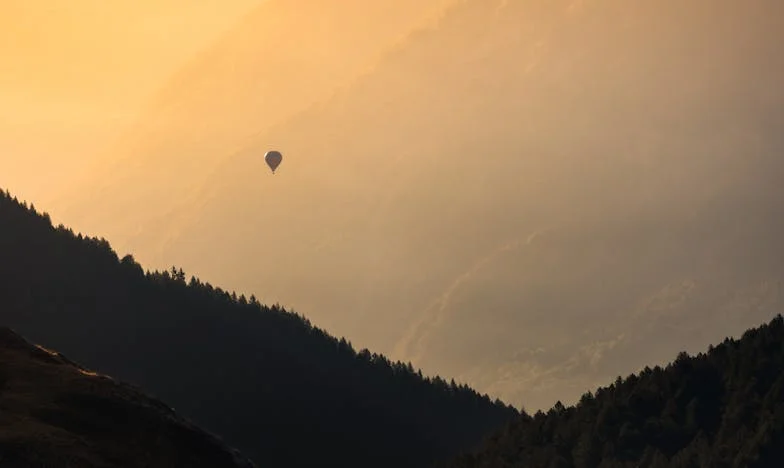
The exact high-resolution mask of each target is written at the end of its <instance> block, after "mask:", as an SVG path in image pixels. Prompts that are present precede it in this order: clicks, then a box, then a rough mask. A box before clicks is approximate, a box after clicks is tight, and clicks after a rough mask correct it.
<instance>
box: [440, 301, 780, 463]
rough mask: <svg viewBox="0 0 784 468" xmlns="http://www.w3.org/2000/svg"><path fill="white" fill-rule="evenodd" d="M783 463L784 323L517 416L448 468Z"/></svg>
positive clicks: (777, 320)
mask: <svg viewBox="0 0 784 468" xmlns="http://www.w3.org/2000/svg"><path fill="white" fill-rule="evenodd" d="M782 464H784V319H782V317H781V315H778V316H777V317H776V318H774V319H773V320H772V321H771V322H770V323H768V324H765V325H763V326H761V327H759V328H755V329H751V330H748V331H747V332H746V333H744V334H743V336H742V338H740V339H738V340H736V339H729V338H727V339H725V340H724V341H723V342H722V343H721V344H719V345H717V346H715V347H714V346H711V347H710V348H709V350H708V352H707V353H699V354H697V355H696V356H689V355H688V354H686V353H681V354H679V355H678V357H677V359H676V360H675V361H674V362H672V363H671V364H669V365H667V366H666V367H660V366H656V367H654V368H653V369H651V368H650V367H646V368H645V369H644V370H643V371H642V372H640V373H638V374H633V375H630V376H628V377H627V378H625V379H622V378H621V377H618V379H617V380H616V381H615V383H613V384H612V385H609V386H606V387H603V388H600V389H598V390H597V391H596V392H595V393H591V392H588V393H586V394H585V395H583V397H582V399H581V400H580V402H579V404H577V405H576V406H570V407H565V406H564V405H562V404H560V403H558V404H556V405H555V406H554V407H553V408H552V409H550V410H549V411H548V412H546V413H545V412H541V411H540V412H537V413H536V414H535V415H534V416H527V415H523V416H521V417H520V418H518V419H517V420H515V421H514V422H513V423H512V424H510V425H509V426H507V427H506V428H505V429H503V430H502V431H500V432H497V433H496V434H494V435H493V436H492V437H490V438H489V439H488V440H487V441H486V443H485V445H484V447H483V448H482V449H481V450H480V451H478V452H477V453H475V454H471V455H464V456H462V457H460V458H458V459H457V460H455V461H453V462H451V463H445V464H443V465H441V466H443V467H450V468H485V467H486V468H490V467H492V468H512V467H515V468H516V467H564V468H566V467H575V468H577V467H580V468H589V467H591V468H593V467H600V468H610V467H613V468H615V467H618V468H621V467H629V468H632V467H634V468H649V467H650V468H654V467H662V468H663V467H673V468H687V467H700V468H723V467H727V468H729V467H771V468H774V467H780V466H782Z"/></svg>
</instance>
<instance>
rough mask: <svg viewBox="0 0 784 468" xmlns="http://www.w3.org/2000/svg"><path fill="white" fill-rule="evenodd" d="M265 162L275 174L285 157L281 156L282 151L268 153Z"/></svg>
mask: <svg viewBox="0 0 784 468" xmlns="http://www.w3.org/2000/svg"><path fill="white" fill-rule="evenodd" d="M264 160H265V161H267V165H268V166H269V167H270V169H272V173H273V174H274V173H275V169H277V168H278V166H279V165H280V162H281V161H282V160H283V155H282V154H280V151H267V154H265V155H264Z"/></svg>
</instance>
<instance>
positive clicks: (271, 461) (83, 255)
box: [0, 193, 518, 467]
mask: <svg viewBox="0 0 784 468" xmlns="http://www.w3.org/2000/svg"><path fill="white" fill-rule="evenodd" d="M0 226H1V227H2V228H0V259H2V261H1V262H0V322H1V323H3V324H4V325H6V326H10V327H12V328H14V329H15V330H17V331H19V332H20V333H22V334H23V335H24V336H25V337H27V338H28V339H30V340H32V341H34V342H36V343H40V344H42V345H44V346H47V347H51V348H53V349H57V350H58V351H61V352H63V353H64V354H65V355H67V356H69V358H71V359H73V360H75V361H77V362H80V363H83V364H84V365H86V366H88V367H90V368H93V369H96V370H97V371H99V372H103V373H107V374H109V375H113V376H116V377H117V378H120V379H123V380H125V381H128V382H130V383H133V384H137V385H139V386H140V387H141V388H143V389H144V390H145V391H148V392H151V393H152V394H154V395H155V396H156V397H159V398H161V399H163V400H164V401H166V402H168V403H169V404H171V405H173V406H174V408H175V409H176V410H177V411H178V412H179V413H181V414H183V415H184V416H186V417H189V418H192V419H193V420H194V421H195V422H197V423H199V424H200V425H202V426H204V427H205V428H206V429H208V430H210V431H212V432H215V433H217V434H219V435H220V436H222V437H223V438H224V439H225V440H226V441H227V442H228V443H229V444H231V445H232V446H235V447H237V448H238V449H240V450H241V451H242V452H243V453H245V454H247V455H248V456H250V457H251V458H252V459H253V460H254V461H255V462H256V463H258V464H259V465H261V466H286V467H299V466H308V467H309V466H342V467H354V466H356V467H367V466H374V467H387V466H389V467H399V466H408V467H417V466H427V465H428V464H429V463H431V462H433V461H434V460H436V459H439V458H444V457H446V456H450V455H453V454H455V453H457V452H458V450H459V449H461V448H463V447H470V446H473V445H474V444H475V443H478V442H479V441H480V440H481V438H482V437H483V436H484V435H486V434H487V433H489V432H491V431H492V430H494V429H496V428H498V427H500V426H502V425H503V424H504V423H505V422H507V421H509V420H510V418H512V417H514V416H516V415H517V414H518V412H517V411H516V410H515V409H514V408H511V407H508V406H505V405H503V404H502V403H501V402H498V401H496V402H492V401H490V399H489V398H488V397H486V396H482V395H479V394H477V393H476V392H475V391H474V390H472V389H470V388H468V387H467V386H463V385H457V384H455V383H454V382H447V381H445V380H443V379H441V378H438V377H436V378H432V379H431V378H426V377H423V376H422V375H421V373H419V372H417V371H416V370H415V369H414V368H413V367H412V366H411V365H410V364H405V363H400V362H396V363H395V362H390V361H389V360H388V359H386V358H385V357H384V356H381V355H378V354H375V353H371V352H369V351H367V350H362V351H359V352H357V351H355V350H354V349H353V348H352V346H351V344H350V342H348V341H346V340H345V339H337V338H334V337H332V336H329V335H328V334H326V333H325V332H323V331H322V330H320V329H319V328H316V327H314V326H313V325H311V324H310V323H309V322H308V320H306V319H305V318H303V317H301V316H299V315H297V314H295V313H292V312H290V311H287V310H286V309H284V308H282V307H280V306H278V305H274V306H266V305H262V304H261V303H260V302H259V301H258V300H257V299H256V298H255V297H254V296H251V297H245V296H244V295H239V296H238V295H237V294H236V293H233V292H229V291H227V290H224V289H221V288H219V287H215V286H213V285H211V284H209V283H207V282H204V281H201V280H199V279H197V278H195V277H190V278H188V277H186V274H185V273H184V272H183V271H182V270H180V269H176V268H172V271H171V272H169V271H164V272H157V271H156V272H145V271H144V270H143V269H142V267H141V266H140V265H139V264H137V263H136V262H135V261H134V259H133V258H132V257H131V256H126V257H124V258H122V259H119V258H118V256H117V254H116V253H115V252H114V251H113V250H112V248H111V246H110V245H109V243H108V242H107V241H106V240H103V239H96V238H88V237H83V236H82V235H81V234H74V233H73V232H72V231H71V230H70V229H68V228H66V227H63V226H59V227H56V228H55V227H53V226H52V225H51V222H50V219H49V217H48V215H46V214H39V213H38V212H36V210H35V208H34V207H33V206H27V205H26V204H25V203H20V202H19V201H17V199H16V198H14V197H12V196H11V195H10V194H8V193H5V194H3V195H2V196H0ZM229 228H230V227H228V226H227V229H229ZM215 248H216V249H220V248H221V247H220V246H219V245H216V246H215ZM248 261H256V262H264V259H263V258H258V259H249V260H248ZM268 267H269V268H275V265H272V264H270V265H269V266H268Z"/></svg>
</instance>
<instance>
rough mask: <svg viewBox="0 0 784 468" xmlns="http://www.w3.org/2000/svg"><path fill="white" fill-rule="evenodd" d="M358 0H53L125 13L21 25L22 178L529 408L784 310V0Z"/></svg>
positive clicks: (151, 244) (146, 254)
mask: <svg viewBox="0 0 784 468" xmlns="http://www.w3.org/2000/svg"><path fill="white" fill-rule="evenodd" d="M346 1H348V0H345V1H342V2H339V1H338V0H331V1H330V0H286V1H284V0H280V1H278V0H269V2H267V3H265V4H263V5H260V6H257V7H255V8H252V9H251V8H250V7H251V6H252V5H251V3H252V2H247V3H246V4H245V7H243V8H240V7H237V8H236V10H235V11H233V12H229V11H225V10H222V9H221V8H219V7H218V3H217V2H202V3H201V4H199V5H201V7H200V8H199V9H192V8H188V9H185V7H183V5H185V3H186V2H184V1H183V2H179V3H177V2H156V3H153V2H150V3H148V4H144V3H138V2H133V3H131V2H128V3H127V4H124V5H126V7H125V9H126V10H127V11H122V12H121V11H120V9H119V8H120V7H119V6H116V7H112V8H109V7H108V6H103V7H99V6H97V5H108V3H106V4H104V3H103V2H95V4H94V5H96V6H94V7H93V9H89V8H87V5H88V4H86V3H71V2H63V3H62V5H79V8H80V9H82V10H83V11H92V12H96V13H94V14H95V15H97V14H98V13H97V12H98V11H101V15H106V16H108V17H110V18H112V19H107V20H103V19H101V20H100V21H98V20H97V19H95V18H94V19H92V20H91V21H92V23H90V24H93V27H92V28H93V29H90V28H86V29H85V28H79V31H80V32H79V34H80V35H79V36H75V37H74V38H72V39H69V40H68V41H62V42H61V41H56V42H55V41H50V42H45V43H43V44H44V46H37V47H44V48H45V50H46V54H43V55H35V56H33V55H29V54H27V53H25V52H24V51H25V50H32V47H34V46H33V44H34V43H36V41H37V39H36V37H52V36H51V34H54V33H52V32H50V33H47V34H43V33H40V35H39V36H35V34H32V33H30V31H29V30H26V32H20V33H18V34H17V35H18V36H19V37H20V38H26V39H24V40H25V41H27V43H29V44H30V45H27V46H25V47H27V49H25V47H22V46H21V45H18V46H14V49H13V57H14V59H13V63H15V64H16V66H15V67H16V68H14V70H16V71H15V72H14V73H11V74H4V75H3V76H4V78H3V79H4V80H6V81H4V82H3V83H2V91H0V92H2V93H3V95H6V94H8V95H11V96H12V98H13V99H15V101H13V102H17V103H18V106H19V108H20V111H19V112H18V113H17V112H10V111H9V110H8V109H4V110H2V111H0V112H2V114H0V115H2V119H3V120H2V122H3V123H2V127H0V128H1V129H2V132H3V133H2V134H0V138H1V139H0V145H2V146H3V149H6V148H12V149H15V152H12V153H8V152H4V153H2V154H3V156H2V157H3V158H5V159H3V160H2V166H0V171H2V173H3V177H4V179H5V178H6V177H9V176H7V175H6V174H10V177H9V181H8V182H7V184H8V186H9V187H10V188H11V189H15V188H18V189H19V192H20V193H19V194H20V195H22V196H23V197H25V198H32V199H35V200H38V199H41V200H45V199H46V198H45V195H46V196H48V197H49V201H50V203H49V205H48V206H51V210H52V211H53V213H52V214H53V216H54V217H55V219H56V220H57V221H58V222H64V223H66V224H69V225H72V226H74V227H75V228H76V229H78V230H84V231H87V232H88V233H90V234H95V235H101V236H105V237H107V238H108V239H109V240H110V241H111V242H112V244H113V245H114V246H115V247H116V248H117V249H118V250H119V251H120V253H121V255H122V254H124V253H126V252H132V253H133V254H134V255H135V256H136V258H137V259H139V260H141V261H142V262H143V263H144V265H145V266H146V267H148V268H166V267H168V266H171V265H172V264H176V265H178V266H182V267H184V268H185V270H186V272H187V273H188V274H195V275H197V276H199V277H201V278H202V279H203V280H206V281H210V282H211V283H213V284H217V285H220V286H221V287H224V288H226V289H229V290H232V289H236V290H237V291H238V293H239V292H244V293H246V294H251V293H253V294H255V295H256V296H258V297H259V298H260V299H261V300H264V301H268V302H280V303H281V304H285V305H287V306H292V307H294V308H295V309H296V310H297V311H298V312H300V313H303V314H305V315H306V316H308V317H309V318H311V319H312V320H313V322H314V323H315V324H316V325H319V326H323V327H326V328H327V329H328V331H330V332H331V333H333V334H336V335H341V336H342V335H346V336H347V337H348V338H349V339H351V340H352V341H353V342H354V343H355V344H357V345H358V346H368V347H371V348H372V349H373V350H374V351H380V352H384V353H388V354H390V355H391V356H392V357H393V358H400V359H406V360H409V359H410V360H412V361H413V362H414V364H415V365H417V366H423V367H424V369H425V370H426V371H427V372H429V373H435V372H438V373H441V374H444V375H446V376H449V377H456V378H459V379H460V380H463V381H467V382H468V383H470V384H472V385H475V386H476V387H477V388H479V389H480V390H482V391H488V392H491V393H492V394H493V395H497V396H501V397H503V398H504V399H506V400H507V401H509V402H511V403H513V404H515V405H519V404H521V403H522V404H524V405H525V406H526V407H528V408H533V409H535V408H540V407H546V406H548V405H551V404H552V403H554V401H555V399H563V400H564V401H574V400H575V399H576V398H578V397H579V396H580V395H581V394H582V393H584V392H585V391H586V390H590V389H592V388H594V387H595V386H597V385H600V384H604V383H606V382H607V381H608V380H612V379H613V378H614V377H615V376H616V375H618V374H624V375H625V374H628V373H630V372H633V371H635V370H637V369H639V368H640V367H641V366H644V365H646V364H656V363H661V362H666V361H668V360H670V359H672V358H673V357H674V356H675V354H676V353H677V352H678V351H680V350H682V349H689V350H690V351H698V350H700V349H701V348H702V347H704V346H707V344H708V343H710V342H714V341H717V340H720V339H721V338H723V337H724V336H725V335H726V334H732V333H738V332H740V331H742V330H743V329H745V328H747V327H750V326H754V325H757V324H759V323H761V322H763V321H766V320H767V319H768V318H769V316H770V315H771V314H773V313H774V312H775V311H778V310H780V307H781V306H782V305H784V287H783V286H782V285H783V284H784V267H782V265H784V257H782V253H783V252H782V249H781V244H780V240H779V239H780V238H782V237H784V225H782V222H781V221H780V219H781V217H780V216H779V215H778V214H777V213H779V212H780V209H781V206H782V203H784V186H782V184H781V183H780V180H779V179H780V176H779V174H782V173H784V161H782V154H784V138H782V135H784V131H782V129H784V111H783V110H782V109H784V89H782V87H781V83H782V82H784V56H782V54H781V53H780V44H781V43H782V41H784V36H782V34H784V3H782V2H779V1H773V0H748V1H745V2H739V1H737V0H660V1H652V0H651V1H639V2H629V1H627V0H593V1H579V2H576V1H570V0H547V1H512V0H509V1H501V0H467V1H458V2H455V4H454V5H453V6H451V7H447V6H446V4H447V3H449V2H443V1H440V0H431V1H427V2H425V1H424V0H405V1H403V0H377V1H374V2H367V1H365V0H363V1H360V0H351V1H350V3H348V4H347V3H346ZM187 3H188V5H192V4H193V3H192V2H187ZM23 4H25V3H23V2H19V4H18V5H19V6H17V7H15V8H17V9H21V5H23ZM49 4H52V3H51V2H50V3H49ZM113 5H114V4H113ZM117 5H121V4H119V3H118V4H117ZM134 5H136V6H134ZM143 5H147V6H148V8H147V9H146V10H144V8H143ZM233 5H238V4H237V3H234V4H233ZM338 5H341V6H342V7H344V8H345V9H346V10H340V9H339V8H338ZM347 5H349V6H350V8H349V7H348V6H347ZM3 8H7V7H5V6H4V7H3ZM73 8H76V7H73ZM99 8H104V9H105V10H106V11H103V10H99ZM115 8H117V9H115ZM246 10H247V11H248V13H247V14H245V15H242V12H243V11H246ZM219 12H220V14H218V13H219ZM304 12H309V13H311V14H308V15H305V14H304ZM347 12H350V13H347ZM26 14H27V16H33V15H32V13H29V12H28V13H26ZM16 15H17V16H18V15H22V13H19V12H18V13H16ZM38 15H39V17H40V15H41V13H38ZM2 17H3V18H4V21H6V20H5V18H8V15H2ZM126 17H127V18H133V19H134V20H133V21H128V22H127V23H126V22H125V18H126ZM50 18H51V19H50V20H49V21H50V22H52V25H51V27H50V28H49V29H48V30H49V31H63V35H64V34H65V31H69V28H71V29H73V25H74V24H75V23H71V22H69V21H70V20H68V18H71V17H70V16H68V15H58V16H57V17H56V19H55V17H50ZM121 19H123V21H120V20H121ZM152 19H154V20H152ZM186 20H187V21H186ZM73 21H77V20H76V19H74V20H73ZM78 21H81V22H84V21H87V20H85V19H80V20H78ZM111 21H114V22H115V23H117V24H119V23H122V26H117V27H116V28H115V27H110V25H111V24H112V23H111ZM14 24H23V23H14ZM229 25H232V26H229ZM15 27H17V28H18V26H15ZM129 28H130V29H129ZM175 28H176V30H177V31H180V32H179V33H178V34H173V33H172V31H174V30H175ZM90 31H92V32H90ZM123 31H125V32H123ZM167 31H169V33H170V34H171V35H176V36H177V38H178V39H177V41H176V42H173V41H172V42H166V44H167V45H166V46H165V47H162V46H160V43H159V42H158V41H159V40H160V37H161V36H162V35H164V34H166V33H167ZM221 31H225V34H221V33H220V32H221ZM3 34H9V33H8V30H6V31H5V32H4V33H3ZM90 34H92V36H90ZM11 36H12V37H16V36H14V35H13V34H12V35H11ZM88 36H89V37H88ZM131 37H133V38H134V39H133V40H130V39H129V38H131ZM97 38H100V40H96V39H97ZM80 41H81V42H80ZM9 43H10V42H8V41H3V44H9ZM21 43H22V40H21V39H20V40H19V41H17V44H21ZM79 44H84V47H81V46H80V45H79ZM110 45H111V47H110ZM85 54H87V55H85ZM36 57H37V58H36ZM80 57H81V58H80ZM117 57H123V59H122V60H117V59H116V58H117ZM77 63H81V64H82V66H79V67H71V65H70V64H77ZM58 64H59V65H58ZM63 64H68V66H67V67H66V68H65V70H68V71H67V72H65V71H60V69H59V68H58V67H60V68H62V67H63V66H64V65H63ZM4 66H5V64H4ZM53 70H57V71H59V73H55V72H53ZM24 74H27V76H32V77H34V79H22V78H23V77H24ZM6 76H7V77H9V78H6ZM25 93H27V94H25ZM24 96H31V97H30V98H26V97H24ZM130 123H133V125H132V126H130V127H127V125H130ZM120 130H123V131H122V132H121V134H120ZM12 131H13V132H14V133H12ZM270 148H275V149H279V150H281V151H282V152H283V155H284V161H283V164H282V165H281V167H280V168H279V170H278V171H277V174H276V175H275V176H274V177H273V176H271V174H269V171H268V170H267V168H266V167H265V166H264V163H263V154H264V152H265V151H267V150H268V149H270ZM85 149H91V150H94V151H86V150H85ZM99 150H100V151H99ZM8 154H11V155H12V156H11V157H10V158H9V157H8V156H7V155H8ZM74 154H79V155H80V156H78V157H76V159H77V160H82V159H84V158H87V156H86V155H88V154H89V155H97V156H96V157H97V158H99V159H100V161H102V164H103V165H102V166H100V167H99V168H98V169H95V170H94V171H91V172H86V173H84V176H85V177H86V178H85V179H84V180H82V181H81V182H82V183H81V184H77V185H73V186H70V187H66V189H67V190H60V187H45V186H43V184H45V181H46V180H47V179H41V178H38V177H33V174H36V172H34V171H39V172H40V168H41V167H44V166H43V165H42V163H43V162H56V163H58V164H59V166H58V165H57V164H53V165H51V166H48V167H51V168H59V169H56V170H63V168H65V167H67V164H68V163H67V161H68V157H70V156H73V155H74ZM35 155H37V158H38V159H31V158H32V156H35ZM69 155H70V156H69ZM47 158H48V159H47ZM33 161H35V162H33ZM9 167H10V168H11V169H8V168H9ZM48 174H49V176H50V177H52V178H57V179H59V176H58V175H57V174H56V171H55V169H53V170H51V171H49V172H48ZM0 183H4V184H5V183H6V182H5V180H3V181H0Z"/></svg>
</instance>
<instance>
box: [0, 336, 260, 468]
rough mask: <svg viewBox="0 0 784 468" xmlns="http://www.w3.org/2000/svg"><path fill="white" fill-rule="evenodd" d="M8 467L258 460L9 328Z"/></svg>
mask: <svg viewBox="0 0 784 468" xmlns="http://www.w3.org/2000/svg"><path fill="white" fill-rule="evenodd" d="M0 466H3V467H4V468H16V467H19V468H22V467H24V468H37V467H53V468H59V467H102V468H103V467H105V468H109V467H147V468H151V467H161V468H172V467H182V468H186V467H187V468H196V467H204V468H229V467H233V468H238V467H252V466H253V464H252V463H250V462H249V461H247V460H243V459H241V457H240V456H239V455H238V454H237V453H236V451H234V450H232V449H230V448H228V447H226V446H225V445H224V444H223V443H222V442H221V441H220V440H218V439H217V438H216V437H214V436H212V435H210V434H208V433H206V432H204V431H202V430H200V429H198V428H197V427H195V426H194V425H193V424H192V423H190V422H188V421H186V420H184V419H183V418H181V417H180V416H178V415H177V414H176V413H174V411H172V410H171V409H170V408H169V407H168V406H166V405H164V404H163V403H161V402H159V401H157V400H155V399H153V398H150V397H148V396H146V395H144V394H143V393H141V392H140V391H139V390H137V389H135V388H133V387H131V386H129V385H125V384H121V383H118V382H115V381H114V380H113V379H111V378H109V377H106V376H103V375H98V374H95V373H92V372H90V371H87V370H86V369H84V368H82V367H80V366H77V365H76V364H74V363H72V362H71V361H69V360H68V359H66V358H64V357H63V356H62V355H60V354H58V353H54V352H51V351H48V350H46V349H43V348H41V347H38V346H35V345H32V344H30V343H28V342H27V341H26V340H25V339H24V338H22V337H21V336H19V335H17V334H16V333H14V332H13V331H12V330H10V329H8V328H5V327H3V328H0Z"/></svg>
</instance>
